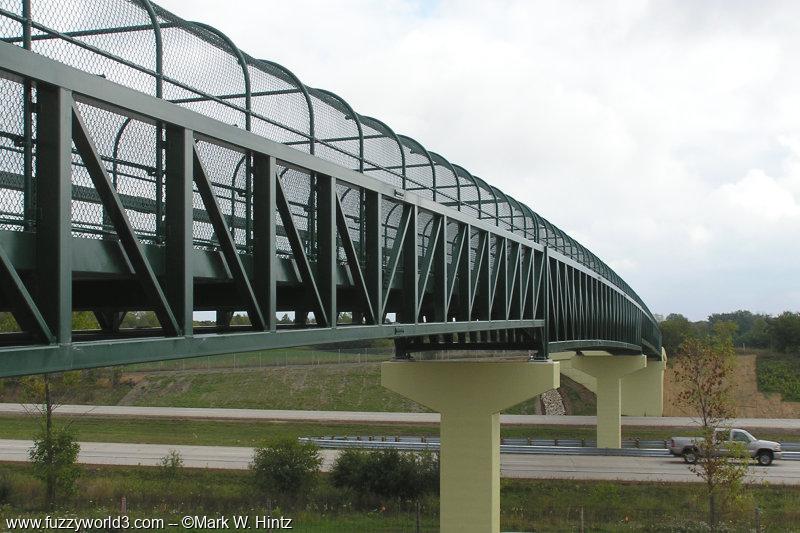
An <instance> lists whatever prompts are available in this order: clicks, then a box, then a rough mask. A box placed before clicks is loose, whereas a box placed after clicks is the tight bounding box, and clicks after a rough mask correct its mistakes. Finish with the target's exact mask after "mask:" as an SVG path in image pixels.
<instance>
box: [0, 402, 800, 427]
mask: <svg viewBox="0 0 800 533" xmlns="http://www.w3.org/2000/svg"><path fill="white" fill-rule="evenodd" d="M33 409H34V407H33V406H31V405H24V404H17V403H0V415H2V414H24V413H26V412H32V411H33ZM58 413H59V414H62V415H71V416H110V417H122V416H124V417H136V418H143V417H157V418H177V419H189V418H193V419H212V420H213V419H217V420H225V419H228V420H278V421H287V422H288V421H297V422H301V421H302V422H346V423H365V424H377V423H384V424H438V423H439V414H438V413H378V412H353V411H288V410H284V411H282V410H267V409H220V408H201V407H133V406H124V405H61V406H59V407H58ZM500 423H501V424H503V425H508V426H515V425H516V426H531V425H550V426H593V425H595V423H596V418H595V417H593V416H552V415H550V416H548V415H500ZM622 425H623V426H645V427H688V426H696V425H697V423H696V422H695V421H694V420H693V419H692V418H687V417H644V416H624V417H622ZM732 425H733V426H738V427H745V428H749V429H760V428H772V429H789V430H799V431H800V419H794V418H740V419H735V420H733V421H732Z"/></svg>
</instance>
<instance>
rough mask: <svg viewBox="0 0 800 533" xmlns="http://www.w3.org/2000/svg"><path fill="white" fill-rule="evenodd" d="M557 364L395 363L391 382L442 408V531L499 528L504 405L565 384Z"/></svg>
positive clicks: (478, 532) (386, 366)
mask: <svg viewBox="0 0 800 533" xmlns="http://www.w3.org/2000/svg"><path fill="white" fill-rule="evenodd" d="M559 375H560V374H559V370H558V363H555V362H552V361H546V362H521V361H498V362H462V361H419V362H418V361H390V362H386V363H383V364H382V365H381V383H382V384H383V386H384V387H386V388H388V389H390V390H393V391H395V392H397V393H399V394H402V395H403V396H405V397H407V398H409V399H411V400H414V401H415V402H418V403H421V404H422V405H425V406H426V407H429V408H431V409H433V410H434V411H438V412H440V413H441V415H442V420H441V429H440V437H441V452H440V465H441V473H440V476H441V484H440V492H441V496H440V500H439V501H440V504H439V509H440V510H439V514H440V531H441V532H442V533H499V531H500V414H499V413H500V411H501V410H502V409H505V408H508V407H511V406H513V405H516V404H518V403H520V402H522V401H525V400H527V399H528V398H531V397H533V396H536V395H538V394H541V393H542V392H544V391H547V390H550V389H554V388H557V387H558V386H559Z"/></svg>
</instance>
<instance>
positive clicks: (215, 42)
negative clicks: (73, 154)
mask: <svg viewBox="0 0 800 533" xmlns="http://www.w3.org/2000/svg"><path fill="white" fill-rule="evenodd" d="M8 4H10V5H12V6H13V5H14V3H13V2H9V3H8ZM65 13H69V16H66V15H65ZM0 38H2V40H4V41H6V42H9V43H13V44H15V45H18V46H22V47H25V48H28V49H31V50H33V51H35V52H37V53H39V54H42V55H45V56H47V57H51V58H53V59H56V60H57V61H59V62H62V63H65V64H68V65H71V66H74V67H76V68H79V69H82V70H85V71H87V72H91V73H94V74H97V75H100V76H103V77H105V78H107V79H109V80H112V81H115V82H117V83H120V84H122V85H126V86H128V87H132V88H135V89H137V90H139V91H142V92H145V93H148V94H151V95H153V96H156V97H159V98H164V99H166V100H169V101H172V102H175V103H178V104H179V105H182V106H185V107H188V108H190V109H193V110H195V111H198V112H200V113H202V114H204V115H206V116H209V117H212V118H216V119H218V120H221V121H223V122H226V123H228V124H233V125H236V126H237V127H240V128H244V129H246V130H248V131H253V132H255V133H258V134H259V135H262V136H265V137H267V138H269V139H272V140H275V141H277V142H282V143H285V144H288V145H290V146H293V147H295V148H296V149H298V150H302V151H306V152H308V153H313V154H316V155H318V156H319V157H322V158H324V159H328V160H331V161H334V162H337V163H339V164H341V165H343V166H346V167H348V168H353V169H355V170H359V171H361V172H365V173H367V174H368V175H375V176H376V177H377V178H378V179H381V180H383V181H387V182H388V183H391V184H393V185H396V186H400V187H401V188H405V189H409V190H414V191H417V192H418V194H420V195H421V196H423V197H427V198H429V199H433V200H436V201H439V202H440V203H444V204H446V205H451V206H453V207H454V208H456V209H458V210H467V211H472V212H473V214H475V215H477V216H478V217H479V218H489V219H490V220H493V221H494V223H495V224H497V225H498V226H500V227H503V228H505V229H509V230H511V231H517V232H520V233H522V234H523V235H525V236H526V237H528V238H531V239H533V240H535V241H536V242H541V243H544V244H546V245H548V246H549V247H551V248H553V249H555V250H557V251H559V252H561V253H563V254H565V255H567V256H568V257H570V258H572V259H574V260H576V261H578V262H579V263H581V264H583V265H585V266H588V267H589V268H590V269H592V270H594V271H595V272H597V273H599V274H600V275H602V276H603V277H605V278H606V279H608V280H609V281H611V282H612V283H614V284H616V285H617V286H618V287H620V288H621V289H623V290H624V291H625V292H626V293H627V294H628V295H629V296H631V297H632V298H634V299H635V300H637V302H638V303H639V304H640V305H641V306H642V307H643V308H645V309H646V306H645V305H644V303H643V302H642V301H641V300H640V299H639V297H638V296H637V295H636V293H635V292H634V291H633V290H631V288H630V287H629V286H628V285H627V284H626V283H625V282H624V281H623V280H622V279H621V278H619V276H618V275H617V274H616V273H615V272H614V271H613V270H612V269H611V268H609V267H608V266H607V265H606V264H605V263H603V262H602V261H601V260H599V259H598V258H597V257H596V256H594V254H592V253H591V252H590V251H589V250H586V249H585V248H584V247H583V246H581V245H580V244H579V243H577V242H575V241H574V239H572V238H570V237H569V236H568V235H566V234H565V233H564V232H563V231H561V230H559V229H558V228H557V227H556V226H554V225H553V224H551V223H550V222H548V221H547V220H545V219H544V218H543V217H541V216H539V215H537V214H536V213H534V212H533V211H531V210H530V209H529V208H527V206H524V204H522V203H520V202H518V201H516V200H515V199H513V198H512V197H510V196H508V195H506V194H504V193H503V192H502V191H500V190H499V189H497V188H494V187H491V186H489V185H487V184H486V183H485V182H483V181H482V180H480V179H479V178H477V177H474V176H472V175H471V174H470V173H469V172H468V171H466V170H464V169H463V168H461V172H457V171H456V168H457V166H456V165H452V164H451V163H449V162H448V161H447V160H446V159H445V158H444V157H442V156H440V155H438V154H434V153H432V152H429V151H428V150H427V149H426V148H425V147H424V146H422V145H421V144H420V143H418V142H417V141H415V140H413V139H411V138H410V137H406V136H398V135H396V134H395V133H394V132H393V131H392V130H391V129H390V128H389V127H388V126H387V125H385V124H384V123H382V122H380V121H378V120H376V119H371V118H369V117H363V116H361V115H359V114H358V113H355V112H354V111H353V109H352V108H351V107H350V106H349V104H347V102H346V101H345V100H343V99H342V98H340V97H338V96H337V95H335V94H333V93H331V92H329V91H324V90H320V89H313V88H309V87H306V86H305V85H303V84H302V82H301V81H300V80H299V79H298V78H297V77H296V76H294V74H292V73H291V72H290V71H289V70H288V69H286V68H284V67H282V66H281V65H278V64H276V63H274V62H270V61H265V60H258V59H255V58H252V57H250V56H248V55H247V54H246V53H244V52H243V51H241V50H239V49H238V48H237V47H236V45H235V44H234V43H233V42H232V41H231V40H230V39H228V38H227V37H226V36H225V35H224V34H223V33H221V32H220V31H219V30H216V29H215V28H213V27H211V26H208V25H206V24H200V23H192V22H188V21H185V20H182V19H180V18H179V17H177V16H175V15H174V14H172V13H170V12H168V11H166V10H164V9H162V8H160V7H159V6H157V5H155V4H153V3H151V2H150V1H149V0H91V1H85V2H81V3H80V4H79V5H78V4H74V3H73V2H71V1H69V0H19V1H18V2H16V9H8V8H6V9H0ZM24 92H25V91H20V94H18V95H14V96H13V97H10V100H13V102H9V103H12V104H13V106H14V107H16V108H19V107H22V106H24V104H25V102H26V101H29V98H25V95H24V94H22V93H24ZM25 116H28V115H27V114H25ZM87 120H90V119H87ZM98 120H100V119H99V118H98ZM104 120H109V119H107V118H105V117H104ZM21 122H29V120H26V119H24V118H23V120H22V121H21ZM20 125H22V126H23V129H27V130H31V131H32V126H31V125H30V124H29V125H28V126H27V127H25V126H24V124H17V126H20ZM104 127H106V128H108V130H109V131H108V135H109V139H108V141H109V152H110V153H109V154H108V155H107V156H105V157H106V158H107V159H108V160H110V161H111V162H113V163H114V165H115V167H116V174H117V175H123V176H124V177H127V178H129V179H131V180H132V179H139V180H141V181H144V182H145V183H146V184H148V185H147V186H144V188H145V189H148V188H150V189H155V194H149V195H147V196H148V198H147V199H149V200H152V201H153V202H152V208H153V209H154V210H155V213H154V216H152V217H147V218H148V219H151V220H150V222H149V223H148V224H146V225H145V226H146V227H142V228H141V233H142V235H144V236H150V237H152V238H153V239H155V240H159V239H163V231H164V228H163V224H162V223H161V222H160V220H161V217H159V215H163V201H162V199H161V198H160V196H159V195H158V191H159V190H161V191H163V177H164V169H163V157H161V155H160V153H161V150H159V149H155V150H153V151H152V152H153V153H152V157H151V154H145V153H142V150H141V149H138V147H141V146H142V145H144V146H147V145H151V144H156V145H157V144H160V143H162V142H163V134H162V133H161V129H160V128H159V127H158V126H157V125H156V126H155V127H153V128H138V129H135V128H131V131H125V130H128V128H129V127H130V124H129V123H128V122H126V121H124V120H123V121H121V122H113V121H109V122H108V123H107V124H105V125H104ZM10 129H12V130H13V129H14V128H10ZM112 132H113V135H112ZM6 133H10V132H6ZM21 133H22V135H23V137H25V139H23V140H22V142H21V143H19V141H18V144H20V146H18V147H17V148H22V152H25V153H24V154H21V155H23V157H21V158H20V157H16V158H13V157H12V159H16V160H15V162H14V165H12V166H16V167H20V166H24V165H21V161H20V160H21V159H25V160H28V159H30V158H31V154H30V153H28V152H30V151H31V150H32V146H31V145H32V142H31V139H30V138H29V135H25V132H21ZM11 135H14V133H13V132H11ZM112 138H113V141H112ZM112 142H113V145H111V143H112ZM18 152H19V151H17V153H18ZM18 155H20V154H19V153H18ZM28 166H30V165H28ZM233 166H234V167H235V168H233V169H230V168H226V169H225V172H222V171H220V176H219V179H220V187H224V188H227V187H229V188H230V189H229V192H230V196H231V197H232V198H233V199H232V200H231V201H230V204H231V205H230V211H231V213H233V214H235V213H236V212H241V213H242V217H241V220H238V219H237V223H236V225H235V228H236V229H235V233H236V234H237V243H240V244H242V245H244V246H247V245H249V244H250V243H252V232H249V231H248V224H250V223H251V222H252V221H251V217H252V214H251V213H250V210H249V209H248V195H247V194H245V192H246V189H247V186H248V185H247V182H248V175H247V172H246V170H247V169H246V161H244V160H240V161H239V162H238V164H237V165H233ZM459 168H460V167H459ZM20 170H23V172H17V173H16V174H18V175H22V176H28V175H29V174H30V172H25V171H24V170H25V169H20ZM129 174H132V175H133V176H130V175H129ZM456 176H458V179H456ZM23 181H24V180H23ZM119 181H120V182H121V183H120V185H119V187H121V188H122V189H128V188H130V189H132V190H139V189H138V188H137V186H135V185H133V184H130V185H126V184H125V183H123V182H124V181H125V180H124V179H120V180H119ZM139 187H142V185H139ZM123 192H124V191H123ZM2 203H3V204H5V205H6V207H11V208H12V209H7V211H9V212H8V213H7V215H8V218H9V221H8V222H9V223H12V224H13V223H16V224H21V225H24V224H25V223H28V224H30V223H32V222H31V221H32V218H33V217H32V216H31V211H30V210H31V209H32V208H33V207H32V203H31V202H30V201H28V202H27V203H26V202H25V201H24V199H23V200H22V201H21V202H20V201H19V198H17V197H16V196H15V197H14V198H13V199H12V198H10V197H9V199H5V198H4V199H3V200H2ZM20 203H22V204H25V206H27V208H28V211H27V212H26V211H25V209H20V208H19V206H18V207H17V208H16V209H14V208H13V207H14V205H16V204H20ZM150 203H151V202H148V204H150ZM89 211H91V209H89V208H88V207H87V208H86V209H85V210H84V217H83V218H82V219H80V220H76V225H77V226H79V227H80V228H81V230H82V231H85V232H88V233H96V232H98V231H99V232H102V231H103V226H102V222H101V221H100V220H97V215H96V213H89ZM93 215H94V216H93ZM239 226H241V227H239ZM198 239H199V240H200V241H201V242H203V237H202V236H198Z"/></svg>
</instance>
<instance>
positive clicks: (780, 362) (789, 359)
mask: <svg viewBox="0 0 800 533" xmlns="http://www.w3.org/2000/svg"><path fill="white" fill-rule="evenodd" d="M756 374H757V379H758V389H759V390H760V391H762V392H777V393H779V394H780V395H781V397H782V398H783V400H784V401H788V402H800V354H796V355H777V354H759V356H758V358H757V359H756Z"/></svg>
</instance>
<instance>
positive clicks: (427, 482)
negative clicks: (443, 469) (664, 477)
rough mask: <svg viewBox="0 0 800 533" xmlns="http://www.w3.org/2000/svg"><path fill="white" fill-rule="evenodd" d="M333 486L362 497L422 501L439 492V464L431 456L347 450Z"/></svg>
mask: <svg viewBox="0 0 800 533" xmlns="http://www.w3.org/2000/svg"><path fill="white" fill-rule="evenodd" d="M331 482H332V483H333V484H334V485H335V486H337V487H339V488H344V489H349V490H352V491H353V492H355V493H357V494H360V495H361V496H378V497H380V498H385V499H397V500H419V499H420V498H421V497H422V496H424V495H425V494H427V493H430V492H435V491H437V490H438V488H439V460H438V457H437V456H436V455H434V454H431V453H421V454H420V453H407V452H399V451H397V450H394V449H387V450H375V451H368V452H367V451H361V450H347V451H345V452H344V453H342V454H341V455H340V456H339V457H338V458H337V460H336V462H335V464H334V466H333V470H332V471H331Z"/></svg>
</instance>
